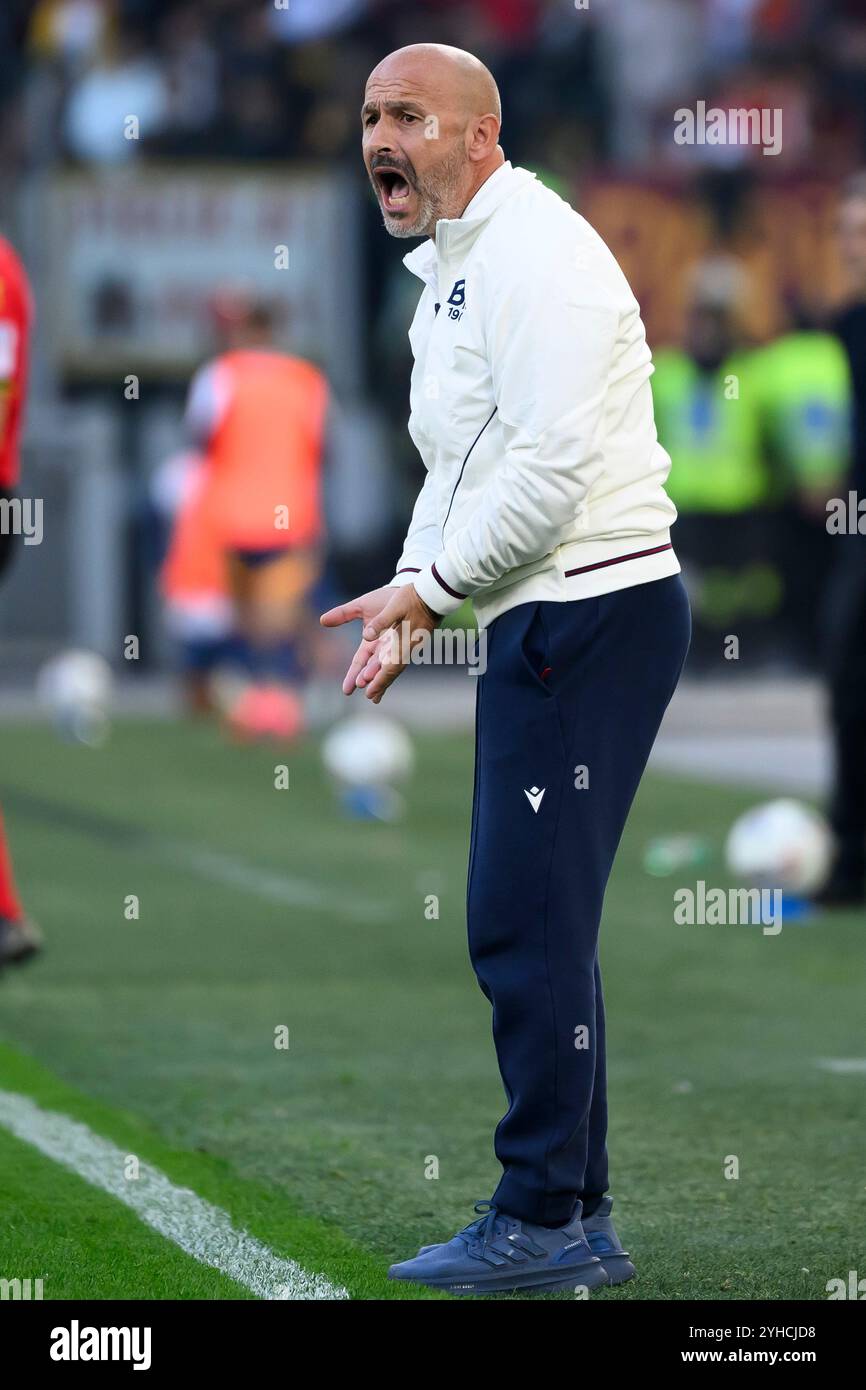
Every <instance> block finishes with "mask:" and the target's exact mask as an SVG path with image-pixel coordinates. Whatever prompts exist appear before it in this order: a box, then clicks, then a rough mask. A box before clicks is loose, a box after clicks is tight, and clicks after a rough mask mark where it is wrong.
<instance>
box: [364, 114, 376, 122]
mask: <svg viewBox="0 0 866 1390" xmlns="http://www.w3.org/2000/svg"><path fill="white" fill-rule="evenodd" d="M375 121H376V115H375V112H373V111H368V112H367V114H366V116H365V117H364V125H373V124H374V123H375Z"/></svg>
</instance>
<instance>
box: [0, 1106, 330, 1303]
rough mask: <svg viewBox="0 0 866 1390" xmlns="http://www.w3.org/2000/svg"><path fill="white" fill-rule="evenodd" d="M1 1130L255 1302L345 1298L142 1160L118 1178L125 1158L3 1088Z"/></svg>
mask: <svg viewBox="0 0 866 1390" xmlns="http://www.w3.org/2000/svg"><path fill="white" fill-rule="evenodd" d="M0 1125H2V1126H3V1127H4V1128H5V1129H8V1130H9V1131H10V1132H11V1133H12V1134H14V1135H15V1136H16V1137H17V1138H18V1139H23V1140H24V1142H25V1143H26V1144H31V1145H32V1146H33V1148H35V1149H39V1151H40V1153H43V1154H45V1155H47V1157H48V1158H52V1159H54V1161H55V1163H61V1164H62V1165H63V1166H64V1168H69V1169H70V1170H71V1171H72V1172H73V1173H77V1174H78V1176H79V1177H80V1178H84V1180H85V1181H86V1182H89V1183H91V1184H92V1186H93V1187H99V1188H102V1191H103V1192H108V1193H110V1195H111V1196H112V1197H117V1198H118V1200H119V1201H121V1202H123V1203H124V1204H125V1205H126V1206H128V1207H131V1208H132V1210H133V1211H134V1212H135V1214H136V1216H138V1217H139V1218H140V1219H141V1220H142V1221H143V1222H145V1224H146V1225H148V1226H152V1227H153V1229H154V1230H155V1231H158V1232H159V1234H160V1235H162V1236H165V1237H166V1239H167V1240H171V1241H173V1242H174V1244H175V1245H178V1246H180V1248H181V1250H184V1251H186V1253H187V1254H188V1255H192V1257H193V1259H196V1260H198V1261H199V1263H200V1264H203V1265H211V1266H212V1268H213V1269H218V1270H219V1271H220V1272H221V1273H222V1274H227V1275H228V1276H229V1278H230V1279H234V1280H235V1281H236V1282H237V1283H238V1284H243V1285H244V1286H245V1287H246V1288H248V1289H251V1290H252V1292H253V1293H254V1294H256V1295H257V1296H258V1297H259V1298H267V1299H314V1298H315V1299H322V1298H330V1299H333V1298H348V1297H349V1295H348V1293H347V1291H346V1290H345V1289H342V1288H339V1287H338V1286H337V1285H335V1284H331V1283H330V1282H329V1280H327V1279H326V1278H325V1277H324V1275H322V1274H309V1273H308V1272H307V1271H306V1270H305V1269H302V1268H301V1266H300V1265H298V1264H296V1263H295V1261H294V1260H288V1259H285V1258H284V1257H283V1256H281V1255H275V1254H274V1252H273V1251H272V1250H269V1249H268V1247H267V1246H266V1245H262V1244H261V1242H260V1241H258V1240H256V1239H255V1237H254V1236H250V1235H247V1233H246V1231H238V1230H236V1229H235V1227H234V1226H233V1225H232V1223H231V1220H230V1218H229V1216H228V1215H227V1214H226V1212H224V1211H220V1209H219V1207H213V1206H211V1204H210V1202H206V1201H204V1199H203V1198H201V1197H199V1196H197V1194H196V1193H195V1192H193V1191H191V1189H190V1188H188V1187H175V1185H174V1183H172V1182H170V1181H169V1179H168V1178H167V1177H166V1176H165V1174H164V1173H161V1172H160V1171H159V1169H158V1168H151V1167H150V1165H149V1164H147V1163H143V1162H141V1161H140V1160H139V1177H138V1179H137V1180H134V1179H128V1178H125V1177H124V1176H123V1170H124V1164H125V1163H126V1160H127V1157H128V1155H127V1154H126V1153H124V1152H123V1150H122V1149H119V1148H117V1146H116V1145H115V1144H112V1143H111V1142H110V1141H109V1140H108V1139H103V1138H102V1136H101V1135H99V1134H94V1133H93V1131H92V1130H90V1129H88V1128H87V1126H86V1125H83V1124H81V1123H80V1122H79V1121H78V1120H73V1119H70V1117H69V1116H68V1115H61V1114H59V1113H58V1112H57V1111H54V1110H41V1109H40V1108H39V1106H38V1105H36V1104H35V1103H34V1102H33V1101H32V1100H31V1099H30V1098H29V1096H22V1095H18V1094H16V1093H15V1092H14V1091H2V1090H0Z"/></svg>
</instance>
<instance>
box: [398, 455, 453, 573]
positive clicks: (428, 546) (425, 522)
mask: <svg viewBox="0 0 866 1390" xmlns="http://www.w3.org/2000/svg"><path fill="white" fill-rule="evenodd" d="M441 549H442V532H441V528H440V526H439V520H438V513H437V509H436V506H435V503H434V497H433V480H432V478H431V477H430V474H429V473H428V474H427V476H426V478H425V479H424V485H423V487H422V488H421V491H420V492H419V493H418V496H417V498H416V499H415V506H414V508H413V510H412V520H411V521H410V523H409V530H408V531H407V533H406V539H405V541H404V542H403V551H402V554H401V555H400V559H399V560H398V561H397V571H396V573H395V575H394V578H393V579H392V580H391V584H392V585H402V584H412V583H414V581H415V580H416V579H417V578H418V575H419V574H420V573H421V571H422V570H424V569H429V567H430V565H431V564H432V562H433V561H434V560H435V559H436V556H437V555H438V554H439V551H440V550H441Z"/></svg>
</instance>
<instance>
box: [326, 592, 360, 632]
mask: <svg viewBox="0 0 866 1390" xmlns="http://www.w3.org/2000/svg"><path fill="white" fill-rule="evenodd" d="M363 616H364V615H363V613H362V612H361V600H360V599H357V598H353V599H350V600H349V602H348V603H338V604H337V607H336V608H329V609H328V611H327V613H323V614H322V616H321V618H320V619H319V622H320V623H321V625H322V627H342V625H343V623H351V622H353V621H354V619H355V618H363Z"/></svg>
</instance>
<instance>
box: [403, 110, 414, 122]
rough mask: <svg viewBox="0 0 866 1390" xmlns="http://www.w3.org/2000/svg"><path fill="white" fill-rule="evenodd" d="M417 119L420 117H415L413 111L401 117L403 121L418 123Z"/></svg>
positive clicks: (404, 113) (406, 112)
mask: <svg viewBox="0 0 866 1390" xmlns="http://www.w3.org/2000/svg"><path fill="white" fill-rule="evenodd" d="M417 119H418V117H417V116H414V115H413V114H412V112H411V111H404V112H403V114H402V115H401V117H400V120H401V121H417Z"/></svg>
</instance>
